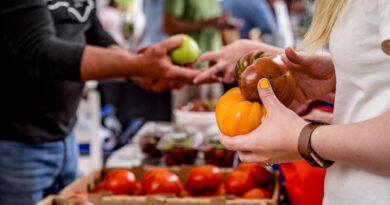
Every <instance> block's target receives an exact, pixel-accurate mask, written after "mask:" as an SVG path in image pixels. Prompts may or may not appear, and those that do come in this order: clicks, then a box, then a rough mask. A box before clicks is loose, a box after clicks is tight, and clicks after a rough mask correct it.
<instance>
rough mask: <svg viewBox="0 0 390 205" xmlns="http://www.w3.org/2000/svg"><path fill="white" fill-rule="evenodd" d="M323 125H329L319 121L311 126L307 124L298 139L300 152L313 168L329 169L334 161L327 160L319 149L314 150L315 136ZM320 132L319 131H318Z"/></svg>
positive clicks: (313, 122) (312, 122)
mask: <svg viewBox="0 0 390 205" xmlns="http://www.w3.org/2000/svg"><path fill="white" fill-rule="evenodd" d="M323 125H328V124H327V123H323V122H319V121H311V123H310V124H307V125H306V126H304V127H303V129H302V131H301V133H300V134H299V138H298V151H299V153H300V154H301V156H302V157H303V158H304V159H305V160H306V162H307V163H309V164H310V165H311V166H313V167H318V168H328V167H330V166H332V164H333V163H334V161H330V160H327V159H326V158H325V157H324V156H321V155H320V154H318V149H317V150H315V148H313V141H312V140H313V134H314V131H316V130H317V129H318V128H320V127H321V126H323ZM317 131H318V130H317Z"/></svg>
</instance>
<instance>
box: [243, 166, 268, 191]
mask: <svg viewBox="0 0 390 205" xmlns="http://www.w3.org/2000/svg"><path fill="white" fill-rule="evenodd" d="M236 170H237V171H243V172H248V173H250V174H251V175H252V176H253V177H254V178H255V182H256V186H258V187H263V188H268V186H269V185H270V184H272V179H273V178H272V174H271V172H269V171H268V170H267V169H265V168H264V167H262V166H260V165H258V164H254V163H243V164H240V165H238V167H237V169H236Z"/></svg>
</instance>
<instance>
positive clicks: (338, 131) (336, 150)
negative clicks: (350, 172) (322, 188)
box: [311, 112, 390, 175]
mask: <svg viewBox="0 0 390 205" xmlns="http://www.w3.org/2000/svg"><path fill="white" fill-rule="evenodd" d="M388 122H390V112H388V113H385V114H383V115H381V116H379V117H376V118H373V119H370V120H367V121H363V122H359V123H353V124H345V125H330V126H321V127H319V128H317V129H316V130H315V131H314V133H313V135H312V141H311V142H312V146H313V148H314V150H315V151H316V152H317V153H318V154H319V155H320V156H321V157H323V158H325V159H329V160H334V161H336V162H340V163H343V164H346V165H349V166H352V167H357V168H360V169H364V170H367V171H370V172H375V173H378V174H384V175H390V158H389V157H388V156H390V149H389V147H390V134H389V133H390V127H389V126H388Z"/></svg>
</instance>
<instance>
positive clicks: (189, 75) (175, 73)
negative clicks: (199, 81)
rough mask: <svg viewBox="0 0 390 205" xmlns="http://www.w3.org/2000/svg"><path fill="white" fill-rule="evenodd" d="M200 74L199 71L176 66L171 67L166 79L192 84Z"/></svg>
mask: <svg viewBox="0 0 390 205" xmlns="http://www.w3.org/2000/svg"><path fill="white" fill-rule="evenodd" d="M199 74H200V71H199V70H193V69H187V68H182V67H179V66H176V65H170V66H169V69H168V71H167V73H166V75H165V77H166V78H167V79H174V80H176V81H183V82H186V83H190V84H192V83H193V80H194V78H195V77H196V76H197V75H199Z"/></svg>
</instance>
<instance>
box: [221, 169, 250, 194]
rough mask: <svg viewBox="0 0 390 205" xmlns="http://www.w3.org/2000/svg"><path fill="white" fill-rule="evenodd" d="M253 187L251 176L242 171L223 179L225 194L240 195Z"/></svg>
mask: <svg viewBox="0 0 390 205" xmlns="http://www.w3.org/2000/svg"><path fill="white" fill-rule="evenodd" d="M254 187H255V180H254V178H253V176H252V175H251V174H249V173H248V172H243V171H234V172H232V173H230V174H229V175H228V176H227V177H226V179H225V190H226V194H229V195H239V196H240V195H242V194H244V193H245V192H247V191H249V190H250V189H252V188H254Z"/></svg>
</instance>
